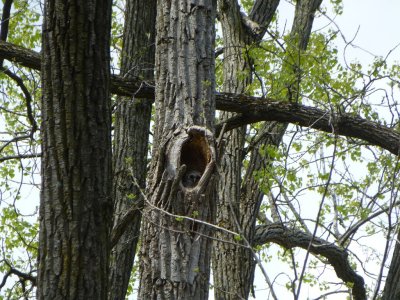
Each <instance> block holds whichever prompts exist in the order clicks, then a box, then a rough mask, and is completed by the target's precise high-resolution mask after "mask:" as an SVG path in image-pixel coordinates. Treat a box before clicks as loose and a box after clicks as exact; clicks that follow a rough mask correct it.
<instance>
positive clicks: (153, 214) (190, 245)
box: [139, 0, 216, 299]
mask: <svg viewBox="0 0 400 300" xmlns="http://www.w3.org/2000/svg"><path fill="white" fill-rule="evenodd" d="M215 10H216V7H215V1H213V0H206V1H203V2H202V3H201V4H197V3H195V2H193V1H185V0H184V1H177V0H174V1H162V2H160V3H159V5H158V10H157V40H156V70H157V74H156V121H155V136H154V144H153V147H154V149H153V157H152V159H153V160H152V166H151V172H150V174H151V175H150V177H149V187H148V192H147V198H146V207H145V210H144V213H143V218H144V228H143V234H142V246H141V251H140V255H141V259H140V287H139V298H140V299H207V298H208V289H209V273H210V256H211V239H210V238H209V236H210V235H211V234H212V230H211V227H210V226H209V225H207V224H205V223H204V222H208V223H214V221H215V206H216V203H215V202H216V198H215V192H214V189H215V188H214V177H215V176H214V175H213V173H214V166H215V159H216V157H215V156H216V154H215V146H214V137H213V129H214V114H215V96H214V93H213V91H214V85H215V83H214V82H215V80H214V54H213V46H214V34H215V33H214V21H215V17H216V12H215ZM199 220H200V221H201V222H199Z"/></svg>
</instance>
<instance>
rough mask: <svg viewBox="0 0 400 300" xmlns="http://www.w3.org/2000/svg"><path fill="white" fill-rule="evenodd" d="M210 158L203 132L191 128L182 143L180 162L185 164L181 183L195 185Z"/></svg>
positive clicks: (190, 186) (185, 185)
mask: <svg viewBox="0 0 400 300" xmlns="http://www.w3.org/2000/svg"><path fill="white" fill-rule="evenodd" d="M210 158H211V154H210V148H209V145H208V141H207V139H206V137H205V136H204V132H201V131H195V130H192V131H190V132H189V138H188V140H187V141H185V142H184V143H183V145H182V149H181V159H180V164H181V165H186V172H185V174H184V176H183V178H182V185H183V186H184V187H186V188H192V187H195V186H196V185H197V183H198V182H199V180H200V178H201V176H202V175H203V172H204V170H205V168H206V166H207V164H208V163H209V161H210Z"/></svg>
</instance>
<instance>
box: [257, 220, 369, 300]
mask: <svg viewBox="0 0 400 300" xmlns="http://www.w3.org/2000/svg"><path fill="white" fill-rule="evenodd" d="M268 242H273V243H276V244H278V245H280V246H282V247H284V248H287V249H290V248H294V247H300V248H303V249H306V250H307V249H309V250H310V253H312V254H314V255H321V256H323V257H325V258H326V259H327V260H328V261H329V263H330V264H331V265H332V267H333V268H334V269H335V272H336V275H337V276H338V277H339V278H340V279H342V280H343V281H344V282H345V283H352V291H353V296H354V299H356V300H357V299H359V300H361V299H366V291H365V287H364V279H363V278H362V277H361V276H360V275H358V274H357V273H356V272H355V271H354V270H353V269H352V268H351V266H350V264H349V262H348V259H347V258H348V252H347V251H346V250H344V249H342V248H339V247H337V246H335V245H334V244H332V243H329V242H327V241H325V240H323V239H320V238H317V237H313V236H312V235H311V234H308V233H305V232H303V231H300V230H297V229H290V228H287V227H285V226H282V225H281V224H277V223H274V224H268V225H260V226H257V228H256V233H255V238H254V245H253V246H257V245H262V244H265V243H268ZM310 242H312V244H311V245H310Z"/></svg>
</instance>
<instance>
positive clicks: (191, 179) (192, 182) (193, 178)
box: [182, 170, 201, 188]
mask: <svg viewBox="0 0 400 300" xmlns="http://www.w3.org/2000/svg"><path fill="white" fill-rule="evenodd" d="M200 177H201V173H200V172H199V171H197V170H189V171H187V172H186V173H185V175H183V178H182V184H183V186H184V187H187V188H191V187H194V186H196V184H197V183H198V182H199V180H200Z"/></svg>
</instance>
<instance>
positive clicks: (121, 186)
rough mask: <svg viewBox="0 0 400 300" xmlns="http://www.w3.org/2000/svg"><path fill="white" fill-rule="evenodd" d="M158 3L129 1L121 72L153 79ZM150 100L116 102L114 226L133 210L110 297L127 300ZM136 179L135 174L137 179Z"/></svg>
mask: <svg viewBox="0 0 400 300" xmlns="http://www.w3.org/2000/svg"><path fill="white" fill-rule="evenodd" d="M155 15H156V1H155V0H148V1H140V0H129V1H127V5H126V11H125V28H124V35H123V37H124V40H123V47H122V55H121V59H122V63H121V75H122V76H124V77H128V78H137V77H141V78H143V80H145V81H149V82H152V81H153V80H154V75H153V74H154V55H155V46H154V41H155V18H156V16H155ZM151 107H152V104H151V101H149V100H147V99H138V98H135V97H129V98H128V97H124V98H123V97H122V98H119V99H118V101H117V107H116V113H115V130H114V158H113V160H114V176H113V179H114V187H113V196H114V228H116V227H117V226H119V225H120V223H121V222H123V219H124V216H125V214H126V213H127V211H129V210H130V209H132V208H136V211H135V212H134V213H133V214H130V216H129V218H130V221H129V222H128V225H127V226H126V227H125V228H124V233H123V234H122V235H121V237H120V238H119V240H118V243H117V244H116V245H115V247H114V248H113V250H112V254H111V268H110V291H109V299H110V300H111V299H125V296H126V292H127V289H128V284H129V279H130V275H131V271H132V267H133V262H134V259H135V254H136V247H137V244H138V240H139V232H140V223H141V213H140V210H141V209H142V207H143V197H142V195H141V192H140V190H139V188H138V186H136V185H135V182H134V181H135V180H136V181H137V183H138V185H139V186H140V189H142V190H144V189H145V182H146V169H147V151H148V139H149V138H148V137H149V130H150V118H151ZM133 177H134V178H133Z"/></svg>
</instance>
